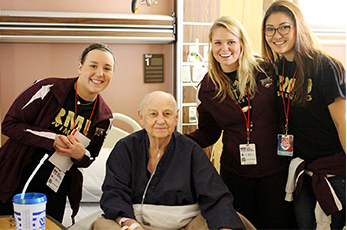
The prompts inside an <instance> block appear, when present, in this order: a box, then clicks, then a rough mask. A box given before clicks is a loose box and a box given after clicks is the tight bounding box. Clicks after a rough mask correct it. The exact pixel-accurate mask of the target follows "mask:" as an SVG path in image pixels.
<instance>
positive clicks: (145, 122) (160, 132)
mask: <svg viewBox="0 0 347 230" xmlns="http://www.w3.org/2000/svg"><path fill="white" fill-rule="evenodd" d="M138 115H139V122H140V124H141V126H142V127H143V128H144V129H146V131H147V134H148V137H149V139H150V141H151V142H156V143H158V141H160V142H169V140H170V139H171V135H172V133H173V132H174V131H175V128H176V125H177V122H178V109H177V108H176V104H175V101H174V98H173V97H172V96H171V95H170V94H167V93H165V92H161V91H156V92H153V93H151V94H149V95H148V96H147V97H146V98H145V99H144V102H143V106H142V108H141V110H139V112H138Z"/></svg>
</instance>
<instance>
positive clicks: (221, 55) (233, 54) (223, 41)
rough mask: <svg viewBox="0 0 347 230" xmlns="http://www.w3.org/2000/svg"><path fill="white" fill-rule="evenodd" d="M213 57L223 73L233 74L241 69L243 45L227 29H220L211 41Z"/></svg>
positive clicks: (215, 32)
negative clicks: (240, 60) (240, 61)
mask: <svg viewBox="0 0 347 230" xmlns="http://www.w3.org/2000/svg"><path fill="white" fill-rule="evenodd" d="M211 45H212V46H211V51H212V55H213V57H214V58H215V59H216V61H217V62H219V64H220V66H221V68H222V70H223V72H226V73H228V72H233V71H235V70H237V68H238V67H239V56H240V53H241V44H240V40H239V38H238V37H236V36H235V35H234V34H232V33H230V32H229V31H228V30H227V29H226V28H225V27H222V26H220V27H218V28H217V29H216V30H215V31H214V33H213V35H212V39H211Z"/></svg>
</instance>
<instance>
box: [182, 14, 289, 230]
mask: <svg viewBox="0 0 347 230" xmlns="http://www.w3.org/2000/svg"><path fill="white" fill-rule="evenodd" d="M209 42H210V47H209V71H208V73H207V74H206V75H205V77H204V78H203V80H202V81H201V82H200V84H199V89H198V108H197V109H198V113H199V118H198V119H199V125H198V129H197V130H196V131H195V132H192V133H190V134H188V135H187V136H189V137H190V138H192V139H193V140H195V141H196V142H197V143H198V144H199V145H200V146H201V147H203V148H205V147H207V146H210V145H213V144H214V143H216V141H217V140H218V139H219V137H220V135H221V134H222V131H223V140H222V142H223V152H222V155H221V169H220V175H221V177H222V179H223V181H224V182H225V184H226V185H227V186H228V188H229V190H230V192H231V193H232V194H233V196H234V198H235V199H234V207H235V209H236V210H237V211H238V212H240V213H241V214H243V215H244V216H246V218H248V219H249V220H250V221H251V223H252V224H254V226H255V227H256V228H258V229H282V228H287V229H288V228H291V227H292V226H291V225H290V216H291V214H290V213H291V207H290V203H289V202H285V201H284V196H285V193H284V189H285V183H286V178H287V170H288V164H289V158H288V157H283V156H278V155H277V153H276V151H277V150H276V146H277V134H278V133H279V132H280V120H279V114H278V112H277V109H276V84H274V83H272V80H274V79H272V75H271V74H270V73H269V72H268V71H267V68H266V67H265V66H264V65H263V64H262V62H261V59H259V58H257V57H256V56H255V55H254V53H253V52H252V49H251V45H250V41H249V38H248V36H247V34H246V31H245V29H244V28H243V26H242V24H241V23H240V22H239V21H238V20H236V19H235V18H233V17H231V16H222V17H220V18H219V19H217V20H216V21H215V23H214V24H213V25H212V27H211V29H210V32H209Z"/></svg>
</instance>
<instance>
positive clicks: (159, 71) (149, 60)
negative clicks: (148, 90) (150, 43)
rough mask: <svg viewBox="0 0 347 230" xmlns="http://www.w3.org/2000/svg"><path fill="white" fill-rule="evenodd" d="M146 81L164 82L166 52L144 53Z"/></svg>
mask: <svg viewBox="0 0 347 230" xmlns="http://www.w3.org/2000/svg"><path fill="white" fill-rule="evenodd" d="M144 73H145V83H162V82H164V54H144Z"/></svg>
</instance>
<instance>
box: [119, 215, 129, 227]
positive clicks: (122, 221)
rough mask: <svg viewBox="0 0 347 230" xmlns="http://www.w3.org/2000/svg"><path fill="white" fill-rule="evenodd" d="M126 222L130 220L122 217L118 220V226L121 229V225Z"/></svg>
mask: <svg viewBox="0 0 347 230" xmlns="http://www.w3.org/2000/svg"><path fill="white" fill-rule="evenodd" d="M127 220H130V218H127V217H122V218H121V219H120V220H119V225H120V226H121V227H122V224H123V223H124V222H125V221H127Z"/></svg>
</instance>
